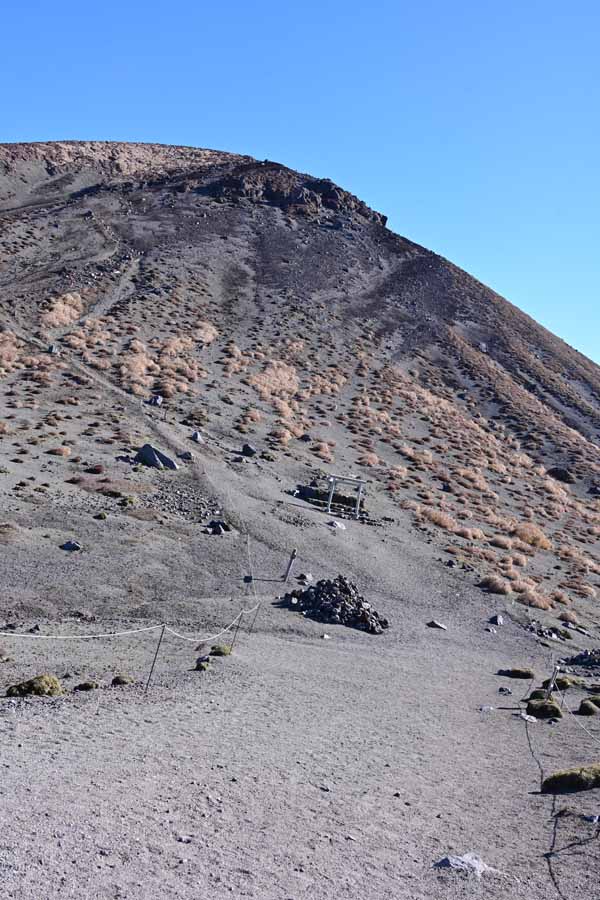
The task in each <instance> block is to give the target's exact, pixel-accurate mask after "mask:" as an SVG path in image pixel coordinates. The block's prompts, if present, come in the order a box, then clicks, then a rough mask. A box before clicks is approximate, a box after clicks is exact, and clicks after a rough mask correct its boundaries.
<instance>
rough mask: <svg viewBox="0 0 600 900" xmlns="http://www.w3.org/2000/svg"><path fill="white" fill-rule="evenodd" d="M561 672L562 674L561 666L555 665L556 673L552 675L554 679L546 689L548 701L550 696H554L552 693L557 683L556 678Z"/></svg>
mask: <svg viewBox="0 0 600 900" xmlns="http://www.w3.org/2000/svg"><path fill="white" fill-rule="evenodd" d="M559 672H560V666H557V665H556V663H555V664H554V671H553V673H552V678H551V679H550V684H549V685H548V687H547V688H546V700H548V699H549V697H550V695H551V694H552V691H553V690H554V685H555V683H556V676H557V675H558V673H559Z"/></svg>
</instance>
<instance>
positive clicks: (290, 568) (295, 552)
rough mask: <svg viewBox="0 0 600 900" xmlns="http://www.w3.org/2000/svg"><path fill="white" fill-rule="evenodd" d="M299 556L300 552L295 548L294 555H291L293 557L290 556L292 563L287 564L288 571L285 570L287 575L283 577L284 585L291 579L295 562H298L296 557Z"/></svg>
mask: <svg viewBox="0 0 600 900" xmlns="http://www.w3.org/2000/svg"><path fill="white" fill-rule="evenodd" d="M297 556H298V551H297V550H296V548H295V547H294V549H293V550H292V553H291V555H290V561H289V562H288V564H287V569H286V570H285V575H284V576H283V581H284V583H285V582H286V581H287V580H288V578H289V577H290V574H291V572H292V566H293V565H294V562H295V561H296V557H297Z"/></svg>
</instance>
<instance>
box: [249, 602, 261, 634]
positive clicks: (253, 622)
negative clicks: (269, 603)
mask: <svg viewBox="0 0 600 900" xmlns="http://www.w3.org/2000/svg"><path fill="white" fill-rule="evenodd" d="M261 606H262V603H259V604H258V606H257V607H256V612H255V613H254V618H253V619H252V625H251V626H250V628H249V629H248V634H252V632H253V631H254V626H255V625H256V620H257V618H258V614H259V612H260V608H261Z"/></svg>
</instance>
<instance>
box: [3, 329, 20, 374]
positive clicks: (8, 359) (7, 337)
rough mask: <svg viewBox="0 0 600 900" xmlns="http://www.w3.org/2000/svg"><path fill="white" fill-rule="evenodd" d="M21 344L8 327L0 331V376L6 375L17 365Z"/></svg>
mask: <svg viewBox="0 0 600 900" xmlns="http://www.w3.org/2000/svg"><path fill="white" fill-rule="evenodd" d="M22 348H23V344H22V342H21V341H19V339H18V338H17V336H16V334H14V333H13V332H12V331H9V329H6V330H5V331H0V377H1V376H3V375H8V374H9V372H12V371H13V369H14V368H15V367H16V366H17V364H18V362H19V356H20V352H21V350H22Z"/></svg>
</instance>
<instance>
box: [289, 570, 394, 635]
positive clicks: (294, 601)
mask: <svg viewBox="0 0 600 900" xmlns="http://www.w3.org/2000/svg"><path fill="white" fill-rule="evenodd" d="M282 605H284V606H288V607H290V608H291V609H296V610H298V611H299V612H301V613H303V614H304V615H306V616H308V617H310V618H311V619H316V620H317V621H318V622H327V623H329V624H331V625H348V626H349V627H350V628H360V629H361V630H362V631H367V632H368V633H369V634H381V633H382V632H383V630H384V629H385V628H388V627H389V622H388V620H387V619H384V618H383V617H382V616H380V615H379V613H378V612H376V611H375V610H374V609H373V607H372V606H371V604H370V603H367V601H366V600H365V598H364V597H363V596H362V595H361V594H360V593H359V591H358V588H357V587H356V585H355V584H353V583H352V582H351V581H348V579H347V578H344V576H343V575H338V577H337V578H334V579H322V580H321V581H318V582H317V583H316V584H315V585H311V586H310V587H307V588H306V589H305V590H300V589H298V590H295V591H291V592H290V593H289V594H286V595H285V596H284V597H283V600H282Z"/></svg>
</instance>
